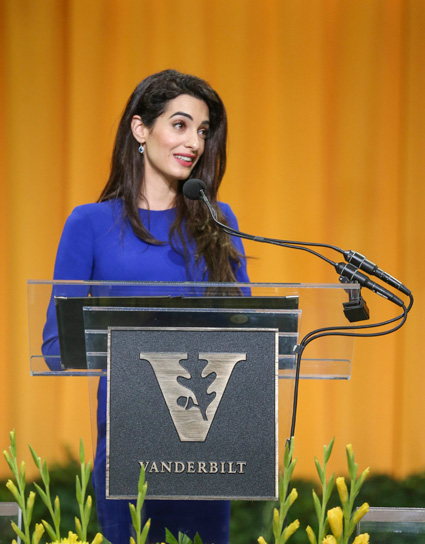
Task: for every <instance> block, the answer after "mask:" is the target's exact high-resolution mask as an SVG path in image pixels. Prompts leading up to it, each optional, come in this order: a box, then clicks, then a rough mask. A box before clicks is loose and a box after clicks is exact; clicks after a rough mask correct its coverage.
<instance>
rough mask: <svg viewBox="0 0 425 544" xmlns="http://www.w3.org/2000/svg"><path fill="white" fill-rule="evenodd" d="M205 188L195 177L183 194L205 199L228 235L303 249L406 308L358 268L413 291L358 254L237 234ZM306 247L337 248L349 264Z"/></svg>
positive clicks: (406, 292)
mask: <svg viewBox="0 0 425 544" xmlns="http://www.w3.org/2000/svg"><path fill="white" fill-rule="evenodd" d="M206 189H207V186H206V184H205V182H204V181H202V180H200V179H195V178H193V179H189V180H187V181H186V182H185V183H184V185H183V194H184V195H185V196H186V197H187V198H189V199H190V200H203V202H204V203H205V204H206V206H207V208H208V210H209V211H210V213H211V215H212V218H213V220H214V222H215V223H216V224H217V225H218V226H219V227H220V228H221V229H222V230H224V231H225V232H226V233H227V234H231V235H233V236H238V237H240V238H247V239H249V240H253V241H256V242H264V243H270V244H275V245H280V246H283V247H288V248H290V249H301V250H304V251H308V252H310V253H313V254H314V255H316V256H317V257H319V258H321V259H323V260H325V261H326V262H328V263H329V264H331V265H333V266H334V268H335V270H336V271H337V272H338V273H339V274H340V276H341V278H348V279H349V280H352V281H354V282H358V283H360V285H362V286H364V287H366V288H367V289H370V290H371V291H373V292H374V293H376V294H378V295H380V296H381V297H383V298H386V299H387V300H389V301H391V302H393V303H394V304H397V306H401V307H404V303H403V301H402V300H401V299H399V298H398V297H397V296H396V295H394V294H393V293H391V291H388V289H385V287H382V286H381V285H379V284H378V283H376V282H374V281H372V280H371V279H370V278H369V277H368V276H366V275H365V274H362V273H361V272H359V270H358V268H362V269H363V270H366V272H368V273H371V274H374V275H376V276H378V277H379V278H380V279H382V280H383V281H386V282H387V283H390V285H392V286H393V287H395V288H397V289H400V290H401V291H402V292H403V293H404V294H406V295H410V291H409V290H408V289H407V288H406V287H404V285H403V284H401V283H400V282H399V281H398V280H396V279H395V278H393V277H392V276H390V275H389V274H387V273H386V272H384V271H383V270H380V269H379V268H378V267H377V266H376V265H375V264H373V263H372V262H371V261H368V260H367V259H366V258H365V257H364V256H363V255H361V254H360V253H357V252H354V251H343V250H342V249H339V248H336V247H335V246H329V245H326V244H313V243H311V244H309V243H304V242H294V241H288V240H277V239H274V238H264V237H261V236H253V235H252V234H246V233H243V232H240V231H237V230H235V229H232V228H231V227H228V226H227V225H223V224H222V223H220V222H219V221H218V220H217V214H216V212H215V210H214V208H213V207H212V206H211V203H210V201H209V200H208V198H207V196H206V194H205V192H206ZM303 245H307V246H308V245H313V246H324V247H330V248H331V249H335V250H336V251H339V252H340V253H342V254H343V255H344V258H345V259H346V260H347V261H348V263H335V262H334V261H331V260H330V259H328V258H326V257H324V256H323V255H321V254H320V253H317V252H315V251H313V250H310V249H308V248H305V247H302V246H303Z"/></svg>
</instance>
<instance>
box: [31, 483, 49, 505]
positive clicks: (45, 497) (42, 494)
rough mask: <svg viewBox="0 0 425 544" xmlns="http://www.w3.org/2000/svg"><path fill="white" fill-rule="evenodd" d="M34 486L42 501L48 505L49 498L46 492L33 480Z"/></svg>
mask: <svg viewBox="0 0 425 544" xmlns="http://www.w3.org/2000/svg"><path fill="white" fill-rule="evenodd" d="M34 487H35V489H36V490H37V493H38V494H39V495H40V497H41V500H42V501H43V502H44V504H45V505H46V506H47V507H49V500H48V498H47V495H46V493H45V492H44V491H43V489H41V487H40V486H39V485H38V484H36V483H35V482H34Z"/></svg>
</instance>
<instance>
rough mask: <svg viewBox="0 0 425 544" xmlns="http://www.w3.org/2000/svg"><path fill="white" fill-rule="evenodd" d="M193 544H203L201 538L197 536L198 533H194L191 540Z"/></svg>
mask: <svg viewBox="0 0 425 544" xmlns="http://www.w3.org/2000/svg"><path fill="white" fill-rule="evenodd" d="M193 544H203V542H202V538H201V537H200V536H199V533H196V535H195V538H194V539H193Z"/></svg>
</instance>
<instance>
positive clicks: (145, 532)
mask: <svg viewBox="0 0 425 544" xmlns="http://www.w3.org/2000/svg"><path fill="white" fill-rule="evenodd" d="M149 527H150V520H148V521H147V522H146V523H145V526H144V527H143V531H142V535H141V537H140V544H145V542H146V539H147V537H148V532H149Z"/></svg>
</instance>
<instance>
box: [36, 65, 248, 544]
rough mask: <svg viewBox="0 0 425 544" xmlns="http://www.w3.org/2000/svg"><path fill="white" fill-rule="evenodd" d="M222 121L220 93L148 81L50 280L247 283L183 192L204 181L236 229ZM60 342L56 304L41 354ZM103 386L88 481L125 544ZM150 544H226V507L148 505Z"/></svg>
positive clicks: (240, 254) (221, 238) (173, 78)
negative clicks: (221, 199) (108, 467)
mask: <svg viewBox="0 0 425 544" xmlns="http://www.w3.org/2000/svg"><path fill="white" fill-rule="evenodd" d="M226 140H227V117H226V111H225V108H224V106H223V103H222V101H221V99H220V97H219V96H218V95H217V93H216V92H215V91H214V90H213V89H212V88H211V87H210V86H209V85H208V84H207V83H206V82H205V81H203V80H201V79H199V78H197V77H194V76H190V75H185V74H182V73H179V72H176V71H174V70H165V71H162V72H159V73H157V74H154V75H151V76H149V77H147V78H146V79H144V80H143V81H142V82H141V83H140V84H139V85H138V86H137V87H136V89H135V90H134V92H133V94H132V95H131V96H130V98H129V100H128V102H127V105H126V108H125V111H124V114H123V116H122V118H121V121H120V124H119V127H118V131H117V135H116V140H115V145H114V150H113V155H112V164H111V172H110V176H109V179H108V181H107V183H106V185H105V187H104V189H103V191H102V192H101V195H100V197H99V200H98V201H97V202H96V203H93V204H86V205H82V206H78V207H77V208H75V209H74V211H73V212H72V213H71V215H70V217H69V218H68V220H67V222H66V224H65V227H64V230H63V234H62V237H61V240H60V243H59V248H58V252H57V257H56V263H55V271H54V279H60V280H102V281H167V282H187V281H214V282H233V281H239V282H247V281H248V276H247V271H246V262H245V258H244V251H243V246H242V243H241V241H240V240H239V239H232V240H230V239H229V237H228V236H227V235H226V234H225V233H223V232H222V231H220V230H219V229H218V228H217V227H216V225H215V224H214V223H213V222H212V221H211V220H210V217H209V212H208V210H207V209H206V207H205V206H204V204H203V203H202V202H201V201H192V200H188V199H186V198H185V197H184V196H183V193H182V186H183V184H184V182H185V181H186V180H187V179H189V178H198V179H202V180H203V181H204V182H205V183H206V186H207V190H206V192H207V196H208V198H209V200H210V202H211V203H212V204H213V206H214V207H215V209H216V212H217V215H218V219H219V220H220V221H222V222H224V223H227V224H228V225H229V226H231V227H233V228H237V222H236V218H235V216H234V214H233V212H232V211H231V209H230V207H229V206H228V205H226V204H223V203H218V202H217V191H218V188H219V186H220V183H221V180H222V178H223V175H224V172H225V167H226ZM56 340H57V329H56V319H55V312H54V306H53V302H52V303H51V304H50V307H49V310H48V318H47V323H46V327H45V331H44V345H45V346H48V345H49V344H50V345H51V344H53V343H54V342H55V341H56ZM105 459H106V378H101V379H100V385H99V390H98V443H97V451H96V458H95V463H94V472H93V480H94V487H95V493H96V502H97V511H98V519H99V522H100V525H101V528H102V531H103V534H104V535H105V537H106V538H107V539H108V540H109V541H111V542H112V543H113V544H128V542H129V536H130V527H131V518H130V512H129V508H128V503H127V501H119V500H106V498H105ZM145 517H146V519H148V518H151V528H150V531H149V538H148V540H149V542H161V541H164V540H165V527H166V528H167V529H169V530H170V531H171V532H172V533H173V534H174V535H177V533H178V532H179V531H181V532H183V533H186V534H188V535H189V536H190V537H191V538H192V539H193V537H194V535H195V533H196V532H199V534H200V536H201V538H202V539H203V542H204V544H227V542H228V535H229V517H230V502H229V501H220V500H219V501H203V500H199V501H189V500H188V501H180V500H173V501H158V500H155V501H149V500H147V501H146V502H145Z"/></svg>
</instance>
